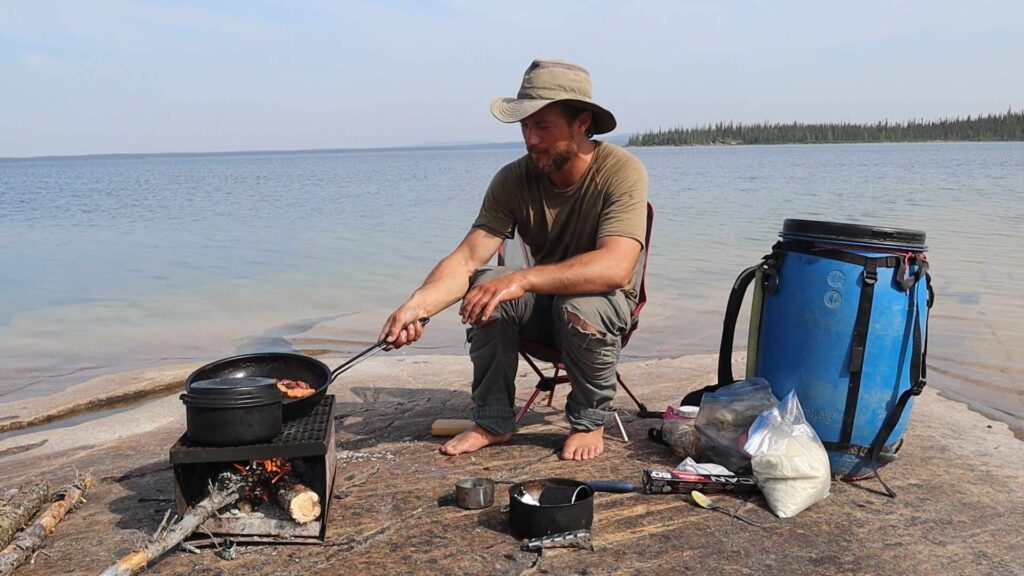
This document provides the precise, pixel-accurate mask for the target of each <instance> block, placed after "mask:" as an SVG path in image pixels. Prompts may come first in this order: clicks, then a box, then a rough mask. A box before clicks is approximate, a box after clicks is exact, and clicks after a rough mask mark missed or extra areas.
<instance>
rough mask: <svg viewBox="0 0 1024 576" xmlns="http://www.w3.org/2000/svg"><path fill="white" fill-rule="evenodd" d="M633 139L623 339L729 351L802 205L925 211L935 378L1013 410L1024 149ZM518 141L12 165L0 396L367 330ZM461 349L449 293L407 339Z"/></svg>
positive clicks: (807, 208) (338, 339)
mask: <svg viewBox="0 0 1024 576" xmlns="http://www.w3.org/2000/svg"><path fill="white" fill-rule="evenodd" d="M632 151H633V153H634V154H636V155H637V156H638V157H639V158H640V159H641V160H643V162H644V163H645V164H646V166H647V169H648V172H649V174H650V181H651V186H650V199H651V202H652V203H653V204H654V206H655V209H656V213H657V215H656V220H655V226H654V239H653V242H652V249H651V260H650V268H649V274H648V284H649V295H650V303H649V305H648V307H647V308H645V310H644V314H643V317H642V319H641V327H640V330H639V331H638V332H637V333H636V334H635V336H634V339H633V340H632V342H631V343H630V346H629V347H628V348H627V349H626V350H625V355H626V356H627V357H629V358H646V357H658V356H678V355H683V354H689V353H695V352H715V351H717V348H718V339H719V337H720V330H721V322H722V314H723V311H724V307H725V301H726V297H727V293H728V290H729V288H730V286H731V284H732V281H733V279H734V278H735V276H736V274H738V273H739V272H740V270H742V269H743V268H745V267H746V266H749V265H751V264H753V263H755V262H756V261H757V260H758V259H759V258H760V257H761V256H762V255H763V254H765V253H766V252H767V251H769V249H770V247H771V245H772V244H773V243H774V242H775V240H776V239H777V233H778V231H779V230H780V228H781V226H782V221H783V219H785V218H808V219H820V220H838V221H846V222H854V223H861V224H870V225H877V226H894V227H904V228H913V229H920V230H924V231H925V232H926V233H927V235H928V245H929V252H928V256H929V260H930V261H931V264H932V273H933V277H934V286H935V289H936V293H937V301H936V305H935V308H934V310H933V312H932V317H931V318H932V323H931V342H930V351H929V368H930V384H931V385H933V386H935V387H936V388H940V389H942V390H943V391H945V392H946V393H948V394H950V395H953V396H955V397H958V398H961V399H964V400H968V401H972V402H974V403H977V404H980V405H984V406H985V407H987V408H988V410H989V411H995V412H997V413H998V414H1001V415H1002V416H1003V417H1004V418H1005V419H1008V420H1010V421H1015V422H1016V423H1017V424H1020V422H1021V419H1022V415H1024V361H1022V355H1021V352H1020V350H1021V349H1022V345H1024V312H1022V308H1021V306H1020V304H1019V300H1018V298H1019V292H1020V289H1021V287H1022V282H1021V264H1022V260H1024V258H1022V257H1021V248H1022V247H1024V143H991V144H988V143H981V144H961V143H936V144H887V145H867V144H858V145H822V146H747V147H696V148H641V149H632ZM520 154H521V150H520V149H515V148H501V147H496V148H492V149H433V150H386V151H345V152H310V153H288V154H281V153H277V154H237V155H231V154H226V155H225V154H217V155H202V154H199V155H185V156H144V157H124V158H78V159H76V158H63V159H60V158H58V159H34V160H6V161H0V402H8V401H11V400H15V399H18V398H23V397H26V396H35V395H41V394H47V393H50V392H53V391H55V390H58V389H61V388H64V387H66V386H68V385H71V384H74V383H77V382H82V381H84V380H87V379H89V378H92V377H95V376H97V375H101V374H107V373H112V372H118V371H122V370H126V369H132V368H139V367H146V366H155V365H161V364H172V363H180V362H182V361H193V360H210V359H215V358H218V357H223V356H227V355H230V354H235V353H241V352H248V351H256V350H292V349H303V350H310V349H325V350H335V351H340V352H342V353H352V352H355V351H358V350H360V349H362V348H365V347H366V346H368V345H369V344H371V343H372V342H373V341H374V340H375V338H376V335H377V333H378V331H379V329H380V325H381V323H382V322H383V320H384V318H385V317H386V315H387V314H388V313H389V312H390V311H391V309H393V308H394V307H395V306H396V305H398V304H399V303H400V302H401V301H402V300H403V299H404V298H405V297H406V296H407V295H408V294H409V293H410V292H411V291H412V290H413V289H414V288H415V287H416V286H418V285H419V282H420V281H421V280H422V279H423V277H424V276H425V275H426V273H427V272H428V271H429V270H430V268H431V267H432V266H433V265H434V263H435V262H436V261H437V260H438V259H439V258H440V257H441V256H443V255H444V254H446V253H447V252H448V251H450V250H451V249H452V248H453V247H454V246H455V244H456V243H457V242H458V241H459V240H460V239H461V238H462V236H463V235H464V234H465V233H466V231H467V229H468V226H469V224H470V223H471V222H472V220H473V218H474V216H475V214H476V211H477V209H478V207H479V202H480V198H481V196H482V193H483V190H484V189H485V187H486V186H487V183H488V182H489V180H490V178H491V176H492V175H493V173H494V172H495V171H496V170H497V169H498V168H499V167H501V166H502V165H503V164H505V163H507V162H509V161H511V160H513V159H514V158H516V157H517V156H519V155H520ZM738 333H740V334H744V333H745V332H743V331H742V328H741V329H740V331H738ZM738 344H739V345H742V344H743V342H738ZM463 351H465V346H464V344H463V334H462V330H461V326H460V324H459V323H458V320H457V316H456V314H455V312H454V311H453V310H449V311H446V312H445V313H443V314H441V315H440V316H439V317H438V318H437V319H436V320H435V322H433V323H432V324H431V326H430V329H429V330H428V333H427V335H426V337H425V338H424V340H422V341H421V342H420V344H419V345H418V346H417V347H416V348H415V349H414V350H411V353H425V352H426V353H462V352H463ZM399 353H409V352H405V351H399V352H393V353H392V354H399ZM423 377H424V378H430V375H429V374H424V375H423ZM467 377H468V375H467Z"/></svg>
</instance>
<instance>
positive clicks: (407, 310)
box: [380, 228, 502, 348]
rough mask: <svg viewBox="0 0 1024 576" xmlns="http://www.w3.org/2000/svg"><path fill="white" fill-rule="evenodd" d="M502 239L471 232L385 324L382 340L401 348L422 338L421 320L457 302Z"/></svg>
mask: <svg viewBox="0 0 1024 576" xmlns="http://www.w3.org/2000/svg"><path fill="white" fill-rule="evenodd" d="M501 243H502V239H501V238H499V237H498V236H495V235H493V234H491V233H490V232H486V231H484V230H483V229H480V228H474V229H473V230H470V232H469V234H466V237H465V238H463V240H462V242H461V243H459V246H458V247H457V248H455V250H454V251H453V252H452V253H451V254H449V255H448V256H446V257H445V258H444V259H442V260H441V261H440V262H438V263H437V266H435V267H434V269H433V270H432V271H431V272H430V274H429V275H428V276H427V279H426V280H424V281H423V285H422V286H420V287H419V288H418V289H417V290H416V291H415V292H413V294H412V296H410V297H409V299H408V300H406V301H405V303H404V304H402V305H401V306H399V307H398V309H397V310H395V311H394V312H393V313H392V314H391V316H389V317H388V319H387V321H386V322H385V323H384V328H383V329H381V331H380V339H381V340H387V341H388V342H389V343H390V345H391V346H392V347H394V348H400V347H402V346H405V345H406V344H410V343H412V342H415V341H417V340H419V339H420V336H422V335H423V326H422V325H421V324H420V323H419V319H420V318H429V317H431V316H433V315H435V314H437V313H438V312H440V311H442V310H444V309H445V308H447V307H449V306H451V305H452V304H454V303H455V302H458V301H459V299H460V298H462V297H463V296H464V295H465V294H466V290H468V289H469V279H470V277H471V276H472V275H473V272H475V271H476V269H477V268H479V267H481V266H483V265H484V264H487V262H488V261H489V260H490V259H491V257H492V256H494V253H495V252H497V251H498V248H499V247H500V246H501Z"/></svg>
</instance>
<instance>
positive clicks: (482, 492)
mask: <svg viewBox="0 0 1024 576" xmlns="http://www.w3.org/2000/svg"><path fill="white" fill-rule="evenodd" d="M455 503H456V504H458V506H459V508H464V509H466V510H479V509H480V508H487V507H488V506H490V505H491V504H494V480H491V479H490V478H463V479H462V480H459V481H457V482H455Z"/></svg>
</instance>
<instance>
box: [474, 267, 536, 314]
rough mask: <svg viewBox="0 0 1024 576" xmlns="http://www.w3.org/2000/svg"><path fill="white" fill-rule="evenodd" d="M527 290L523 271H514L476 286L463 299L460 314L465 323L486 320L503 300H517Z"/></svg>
mask: <svg viewBox="0 0 1024 576" xmlns="http://www.w3.org/2000/svg"><path fill="white" fill-rule="evenodd" d="M526 292H527V289H526V283H525V282H524V280H523V275H522V272H513V273H511V274H508V275H505V276H502V277H501V278H497V279H495V280H491V281H488V282H481V283H480V284H477V285H476V286H474V287H473V288H472V289H471V290H470V291H469V292H467V293H466V296H465V297H464V298H463V299H462V307H461V308H460V309H459V314H460V315H462V323H463V324H471V325H477V324H481V323H483V322H486V321H487V320H488V319H489V318H490V317H491V314H492V313H493V312H494V309H495V308H496V307H497V306H498V304H501V303H502V302H505V301H508V300H515V299H516V298H519V297H521V296H522V295H523V294H525V293H526Z"/></svg>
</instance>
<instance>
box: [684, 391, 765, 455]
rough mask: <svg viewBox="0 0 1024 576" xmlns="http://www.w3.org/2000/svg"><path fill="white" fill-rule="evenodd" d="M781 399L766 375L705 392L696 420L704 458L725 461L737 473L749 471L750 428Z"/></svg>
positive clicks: (698, 440) (699, 442)
mask: <svg viewBox="0 0 1024 576" xmlns="http://www.w3.org/2000/svg"><path fill="white" fill-rule="evenodd" d="M777 403H778V400H776V399H775V396H772V389H771V386H769V385H768V381H767V380H765V379H764V378H747V379H746V380H741V381H739V382H733V383H732V384H729V385H728V386H723V387H721V388H719V389H718V390H715V391H714V392H707V393H705V394H704V397H703V398H702V399H701V402H700V412H698V413H697V423H696V428H697V443H698V444H699V445H700V452H701V460H703V461H704V462H714V463H715V464H721V465H722V466H725V467H726V468H728V469H729V470H732V471H733V472H735V473H736V474H745V473H747V472H749V471H750V457H749V456H748V455H747V454H746V453H745V452H743V444H744V443H745V442H746V435H747V430H749V429H750V425H751V424H752V423H753V422H754V420H755V419H757V417H758V416H760V415H761V413H763V412H764V411H765V410H768V409H770V408H772V407H773V406H775V405H776V404H777Z"/></svg>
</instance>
